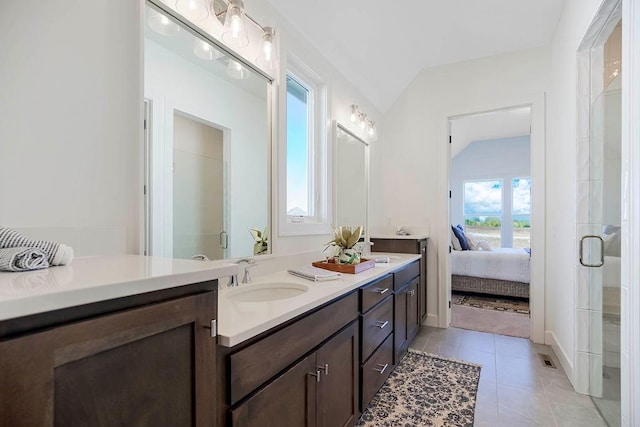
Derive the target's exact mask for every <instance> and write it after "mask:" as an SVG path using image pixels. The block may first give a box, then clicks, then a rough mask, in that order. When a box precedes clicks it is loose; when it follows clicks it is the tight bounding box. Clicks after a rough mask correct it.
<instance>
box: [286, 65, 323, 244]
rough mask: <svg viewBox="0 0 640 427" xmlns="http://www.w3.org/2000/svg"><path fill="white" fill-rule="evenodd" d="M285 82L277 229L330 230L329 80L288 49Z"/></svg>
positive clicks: (289, 232) (297, 231)
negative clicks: (327, 84)
mask: <svg viewBox="0 0 640 427" xmlns="http://www.w3.org/2000/svg"><path fill="white" fill-rule="evenodd" d="M283 86H284V87H282V88H281V91H280V99H281V102H282V105H285V106H286V113H285V114H283V116H284V119H285V120H286V126H285V128H286V133H285V135H282V136H281V138H280V148H281V149H280V150H279V157H278V162H279V165H280V166H279V168H278V169H279V179H278V183H279V184H278V185H279V191H278V193H279V194H280V195H281V196H280V197H279V198H278V206H279V207H278V210H279V215H278V234H279V235H281V236H292V235H310V234H326V233H328V232H329V231H330V227H329V222H330V221H329V213H330V212H331V205H330V203H329V200H330V197H329V190H328V188H329V181H328V176H329V175H328V170H329V169H328V164H329V163H328V159H327V151H328V150H327V120H326V116H327V114H326V108H327V107H326V105H327V101H326V100H327V88H326V84H325V83H324V81H323V79H322V78H320V77H319V76H318V75H317V74H316V73H314V72H313V71H312V70H311V69H310V68H309V67H307V66H306V65H305V64H304V63H303V62H301V61H300V60H299V59H298V58H296V57H295V56H294V55H292V54H291V53H289V54H288V55H287V72H286V85H283ZM283 125H284V123H283Z"/></svg>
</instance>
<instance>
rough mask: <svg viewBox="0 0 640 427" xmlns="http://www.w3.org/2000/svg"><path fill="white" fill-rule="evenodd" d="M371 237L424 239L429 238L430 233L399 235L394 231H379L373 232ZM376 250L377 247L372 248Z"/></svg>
mask: <svg viewBox="0 0 640 427" xmlns="http://www.w3.org/2000/svg"><path fill="white" fill-rule="evenodd" d="M370 238H371V239H405V240H424V239H428V238H429V235H428V234H407V235H399V234H394V233H378V234H372V235H371V236H370ZM372 249H373V250H375V247H373V248H372Z"/></svg>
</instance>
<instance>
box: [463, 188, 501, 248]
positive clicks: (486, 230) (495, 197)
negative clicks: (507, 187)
mask: <svg viewBox="0 0 640 427" xmlns="http://www.w3.org/2000/svg"><path fill="white" fill-rule="evenodd" d="M463 209H464V223H465V229H466V230H467V231H468V232H471V233H474V234H476V235H477V236H478V238H479V239H484V240H487V241H488V242H489V243H491V246H493V247H495V248H499V247H502V244H501V232H502V180H501V179H492V180H475V181H465V182H464V208H463Z"/></svg>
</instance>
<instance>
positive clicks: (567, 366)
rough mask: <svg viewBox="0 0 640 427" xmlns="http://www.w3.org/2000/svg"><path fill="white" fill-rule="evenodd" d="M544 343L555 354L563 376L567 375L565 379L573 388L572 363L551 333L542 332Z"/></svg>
mask: <svg viewBox="0 0 640 427" xmlns="http://www.w3.org/2000/svg"><path fill="white" fill-rule="evenodd" d="M544 343H545V344H546V345H550V346H551V348H552V349H553V352H554V353H555V354H556V357H557V358H558V361H559V362H560V364H561V365H562V369H564V372H565V374H567V378H569V381H570V382H571V385H572V386H573V387H574V388H575V386H576V385H575V383H574V373H573V361H571V360H569V357H568V356H567V353H566V352H565V351H564V349H563V348H562V346H561V345H560V343H559V342H558V339H557V338H556V335H555V334H554V333H553V332H552V331H545V332H544Z"/></svg>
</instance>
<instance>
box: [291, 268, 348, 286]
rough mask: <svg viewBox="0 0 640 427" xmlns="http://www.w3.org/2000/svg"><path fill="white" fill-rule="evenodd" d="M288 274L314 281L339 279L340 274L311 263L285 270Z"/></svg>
mask: <svg viewBox="0 0 640 427" xmlns="http://www.w3.org/2000/svg"><path fill="white" fill-rule="evenodd" d="M287 272H289V274H293V275H294V276H298V277H302V278H303V279H307V280H311V281H314V282H323V281H325V280H336V279H339V278H340V276H341V274H340V273H338V272H335V271H329V270H325V269H322V268H318V267H313V266H311V265H305V266H302V267H297V268H292V269H290V270H287Z"/></svg>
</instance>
